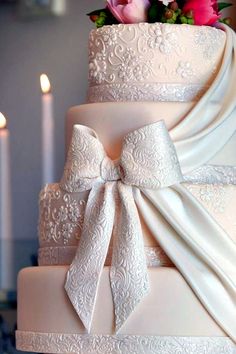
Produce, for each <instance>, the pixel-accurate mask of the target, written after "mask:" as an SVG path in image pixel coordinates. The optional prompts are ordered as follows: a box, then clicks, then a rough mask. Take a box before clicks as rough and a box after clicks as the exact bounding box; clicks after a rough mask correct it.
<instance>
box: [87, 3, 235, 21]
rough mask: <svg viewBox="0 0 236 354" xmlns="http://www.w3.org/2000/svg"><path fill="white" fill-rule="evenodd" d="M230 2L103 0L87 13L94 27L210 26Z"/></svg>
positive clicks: (219, 18)
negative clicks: (99, 6) (173, 24)
mask: <svg viewBox="0 0 236 354" xmlns="http://www.w3.org/2000/svg"><path fill="white" fill-rule="evenodd" d="M231 5H232V4H230V3H226V2H217V0H177V1H174V0H107V1H106V7H105V8H103V9H99V10H95V11H92V12H90V13H89V14H88V16H90V19H91V20H92V21H93V22H94V23H95V24H96V26H97V27H102V26H104V25H112V24H118V23H126V24H131V23H140V22H148V23H154V22H162V23H170V24H171V23H179V24H189V25H208V26H212V25H215V24H216V23H218V22H224V23H226V24H229V22H230V19H229V18H224V19H223V18H222V13H221V12H222V10H223V9H224V8H226V7H228V6H231Z"/></svg>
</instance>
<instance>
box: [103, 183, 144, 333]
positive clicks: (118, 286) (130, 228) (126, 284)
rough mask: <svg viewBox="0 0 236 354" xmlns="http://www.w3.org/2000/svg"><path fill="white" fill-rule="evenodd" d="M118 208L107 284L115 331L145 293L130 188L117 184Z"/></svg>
mask: <svg viewBox="0 0 236 354" xmlns="http://www.w3.org/2000/svg"><path fill="white" fill-rule="evenodd" d="M118 193H119V199H120V205H119V207H118V208H117V214H116V217H117V220H116V226H115V229H114V235H113V237H114V239H113V254H112V266H111V270H110V281H111V288H112V295H113V301H114V307H115V325H116V331H119V329H120V328H121V326H122V325H123V324H124V322H125V321H126V320H127V318H128V317H129V315H130V314H131V313H132V312H133V311H134V309H135V308H136V306H137V305H138V304H139V302H140V301H141V300H142V299H143V297H144V296H145V295H147V293H148V292H149V280H148V273H147V264H146V257H145V253H144V244H143V235H142V228H141V224H140V220H139V215H138V211H137V208H136V205H135V202H134V198H133V192H132V187H131V186H128V185H125V184H123V183H121V182H118Z"/></svg>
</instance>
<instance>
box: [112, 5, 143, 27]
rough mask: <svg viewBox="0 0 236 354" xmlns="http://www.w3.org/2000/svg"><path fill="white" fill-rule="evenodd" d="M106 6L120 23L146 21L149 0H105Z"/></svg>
mask: <svg viewBox="0 0 236 354" xmlns="http://www.w3.org/2000/svg"><path fill="white" fill-rule="evenodd" d="M107 6H108V8H109V10H110V11H111V13H112V14H113V16H115V18H116V19H117V20H118V21H119V22H120V23H139V22H145V21H147V9H148V7H149V6H150V3H149V0H107Z"/></svg>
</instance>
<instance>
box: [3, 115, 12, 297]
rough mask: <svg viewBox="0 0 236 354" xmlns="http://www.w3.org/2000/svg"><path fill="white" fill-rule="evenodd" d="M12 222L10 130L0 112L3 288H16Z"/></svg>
mask: <svg viewBox="0 0 236 354" xmlns="http://www.w3.org/2000/svg"><path fill="white" fill-rule="evenodd" d="M11 223H12V215H11V183H10V146H9V130H8V129H7V127H6V118H5V117H4V116H3V114H2V113H0V289H3V290H12V289H14V288H15V284H14V258H13V239H12V224H11Z"/></svg>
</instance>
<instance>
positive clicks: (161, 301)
mask: <svg viewBox="0 0 236 354" xmlns="http://www.w3.org/2000/svg"><path fill="white" fill-rule="evenodd" d="M67 270H68V267H67V266H49V267H46V266H45V267H34V268H26V269H23V270H22V271H21V272H20V274H19V278H18V331H17V334H16V337H17V348H18V349H20V350H25V351H34V352H41V353H42V352H44V353H81V354H88V353H93V354H97V353H102V354H108V353H109V354H110V353H113V354H116V353H120V354H126V353H127V354H131V353H137V354H141V353H142V354H144V353H145V354H146V353H150V354H151V353H161V354H164V353H168V354H171V353H178V354H181V353H189V354H195V353H197V354H198V353H199V354H200V353H206V354H209V353H212V354H213V353H214V354H216V353H217V354H226V353H230V354H231V353H236V347H235V345H234V344H233V343H232V341H231V340H230V339H229V338H228V337H227V335H226V334H225V333H224V332H223V331H222V330H221V328H220V327H219V326H218V325H217V324H216V323H215V321H214V320H213V319H212V318H211V316H210V315H209V314H208V312H207V311H206V310H205V308H204V307H203V306H202V305H201V303H200V302H199V300H198V299H197V298H196V296H195V295H194V293H193V291H192V290H191V288H190V287H189V286H188V285H187V284H186V282H185V280H184V279H183V277H182V276H181V274H180V273H179V272H178V271H177V270H176V268H167V267H160V268H150V269H149V271H148V273H149V278H150V283H151V291H150V293H149V295H147V296H146V297H145V299H144V300H143V301H142V302H141V303H140V304H139V306H138V307H137V309H136V311H134V313H133V314H132V315H131V316H130V317H129V319H128V320H127V322H126V323H125V324H124V326H123V327H122V328H121V330H120V331H119V333H118V334H114V309H113V303H112V294H111V289H110V281H109V267H105V268H104V270H103V273H102V276H101V282H100V286H99V291H98V296H97V301H96V308H95V313H94V320H93V324H92V329H91V333H90V334H87V333H86V331H85V329H84V327H83V325H82V323H81V321H80V319H79V317H78V316H77V314H76V313H75V311H74V309H73V307H72V305H71V303H70V301H69V299H68V297H67V295H66V293H65V291H64V282H65V276H66V272H67Z"/></svg>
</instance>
